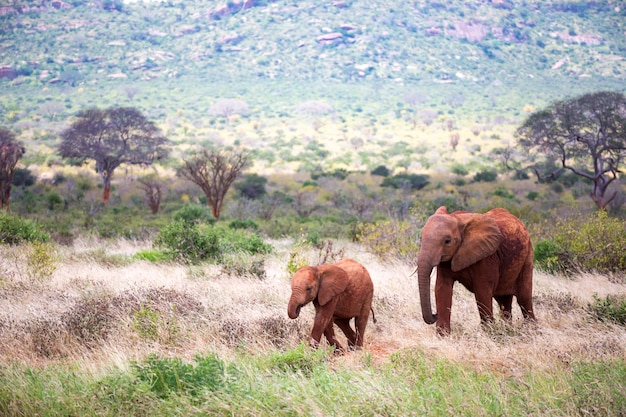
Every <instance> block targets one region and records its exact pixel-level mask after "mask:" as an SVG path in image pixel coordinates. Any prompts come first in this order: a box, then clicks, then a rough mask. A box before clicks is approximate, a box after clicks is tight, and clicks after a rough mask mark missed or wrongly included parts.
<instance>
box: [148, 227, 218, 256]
mask: <svg viewBox="0 0 626 417" xmlns="http://www.w3.org/2000/svg"><path fill="white" fill-rule="evenodd" d="M154 246H155V247H157V248H163V250H164V252H165V254H166V255H168V256H169V257H170V258H172V259H177V260H179V261H182V262H189V263H198V262H200V261H202V260H206V259H210V258H217V257H218V254H219V247H218V236H217V233H215V229H213V228H212V227H203V226H201V225H198V224H194V223H188V222H186V221H183V220H177V221H174V222H172V223H170V224H169V225H167V226H165V227H164V228H163V229H161V231H160V232H159V235H158V236H157V238H156V239H155V241H154Z"/></svg>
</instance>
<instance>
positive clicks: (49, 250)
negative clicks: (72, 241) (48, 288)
mask: <svg viewBox="0 0 626 417" xmlns="http://www.w3.org/2000/svg"><path fill="white" fill-rule="evenodd" d="M26 259H27V260H26V262H27V265H28V276H29V278H30V279H32V280H34V281H38V282H43V281H45V280H46V279H48V278H50V277H51V276H52V274H53V273H54V271H55V270H56V268H57V265H56V253H55V250H54V247H53V246H52V245H51V244H50V243H48V242H39V241H35V242H31V243H29V244H28V250H27V256H26Z"/></svg>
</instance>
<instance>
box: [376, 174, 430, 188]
mask: <svg viewBox="0 0 626 417" xmlns="http://www.w3.org/2000/svg"><path fill="white" fill-rule="evenodd" d="M428 178H429V176H428V175H425V174H404V173H403V174H397V175H394V176H392V177H385V179H384V180H383V181H382V182H381V183H380V185H381V187H392V188H395V189H405V188H410V189H412V190H421V189H422V188H424V187H426V186H427V185H428V184H429V181H428Z"/></svg>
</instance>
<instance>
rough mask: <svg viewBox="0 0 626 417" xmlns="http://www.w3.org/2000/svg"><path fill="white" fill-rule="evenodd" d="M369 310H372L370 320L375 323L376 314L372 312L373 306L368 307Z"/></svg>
mask: <svg viewBox="0 0 626 417" xmlns="http://www.w3.org/2000/svg"><path fill="white" fill-rule="evenodd" d="M370 310H371V311H372V321H373V322H374V323H376V321H377V320H376V314H374V308H373V307H370Z"/></svg>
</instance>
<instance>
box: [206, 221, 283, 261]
mask: <svg viewBox="0 0 626 417" xmlns="http://www.w3.org/2000/svg"><path fill="white" fill-rule="evenodd" d="M216 232H217V233H218V244H219V251H220V253H222V254H224V253H235V252H245V253H248V254H251V255H254V254H266V253H270V252H271V251H272V246H271V245H269V244H267V243H265V242H264V241H263V239H262V238H261V236H259V235H257V234H256V233H251V232H248V231H245V230H238V229H227V228H221V227H219V228H216Z"/></svg>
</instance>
